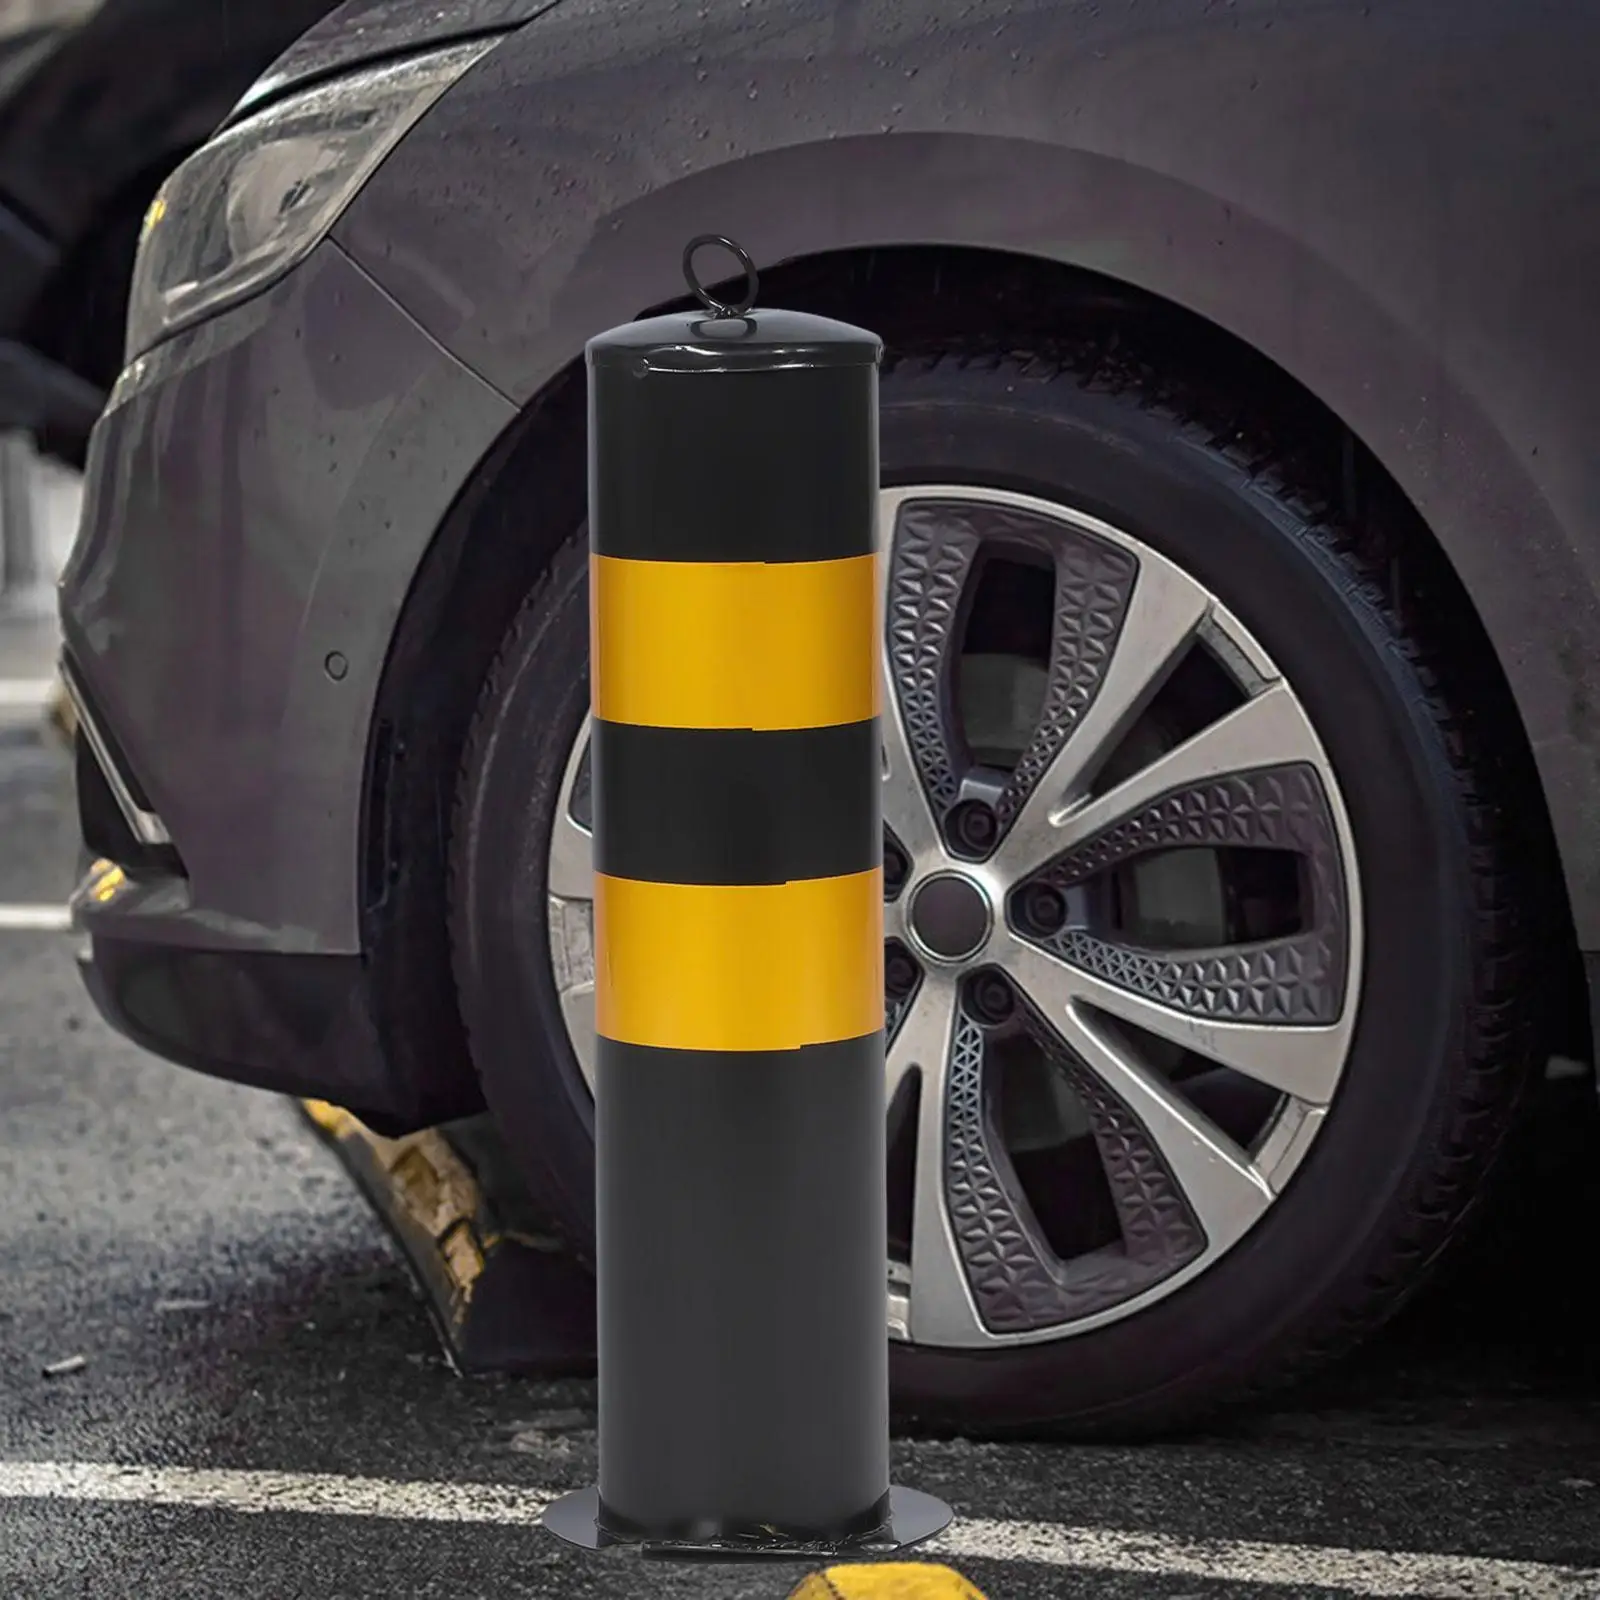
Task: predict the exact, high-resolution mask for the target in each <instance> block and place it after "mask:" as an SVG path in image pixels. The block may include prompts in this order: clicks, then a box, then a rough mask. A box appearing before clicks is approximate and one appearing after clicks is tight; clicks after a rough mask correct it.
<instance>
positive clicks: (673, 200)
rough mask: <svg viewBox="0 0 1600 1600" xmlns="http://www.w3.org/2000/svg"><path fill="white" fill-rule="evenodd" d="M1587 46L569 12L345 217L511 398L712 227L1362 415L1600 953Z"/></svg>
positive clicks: (1410, 28)
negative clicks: (1124, 331) (1186, 316)
mask: <svg viewBox="0 0 1600 1600" xmlns="http://www.w3.org/2000/svg"><path fill="white" fill-rule="evenodd" d="M1513 9H1515V10H1516V16H1515V18H1513V17H1511V16H1510V15H1509V12H1510V11H1511V10H1513ZM1372 12H1376V13H1377V14H1376V15H1373V14H1370V13H1372ZM1530 13H1537V14H1538V15H1537V17H1535V16H1532V15H1530ZM1518 19H1520V21H1519V20H1518ZM1530 24H1535V25H1531V26H1530ZM1597 47H1600V17H1597V16H1595V15H1593V14H1590V13H1588V12H1587V11H1586V10H1585V8H1572V7H1564V8H1563V7H1558V6H1545V5H1533V6H1530V7H1525V8H1520V9H1517V8H1507V7H1505V6H1503V5H1497V4H1490V3H1488V0H1460V3H1451V0H1417V3H1414V4H1408V5H1405V6H1401V7H1394V8H1388V9H1387V10H1385V9H1384V8H1369V7H1363V6H1360V5H1356V4H1346V5H1339V4H1334V5H1328V4H1311V3H1290V4H1282V5H1268V4H1265V3H1246V0H1241V3H1240V4H1238V5H1237V6H1232V7H1229V8H1226V10H1225V11H1224V10H1217V11H1210V12H1207V13H1205V14H1203V15H1202V14H1201V13H1199V12H1197V9H1196V8H1195V7H1193V6H1192V5H1184V4H1179V3H1177V0H1154V3H1151V4H1148V5H1144V6H1141V7H1139V8H1136V9H1135V8H1112V7H1092V6H1078V5H1062V4H1059V3H1054V0H1052V3H1048V4H1047V3H1045V0H1033V3H1025V4H1021V5H1018V4H1012V3H1009V0H978V3H974V4H969V5H965V6H963V7H961V8H960V11H959V15H958V14H957V10H956V8H955V7H953V6H950V7H941V6H929V7H923V6H919V7H915V8H895V7H879V8H870V7H867V6H865V5H861V4H848V5H841V4H837V3H834V0H788V3H785V4H783V5H767V6H762V7H758V8H746V7H744V6H742V5H740V4H739V3H738V0H707V3H705V4H702V5H701V6H700V7H698V8H694V9H685V11H684V12H683V13H682V14H681V15H680V14H679V13H678V12H677V11H675V10H670V9H668V8H660V7H654V6H646V5H628V4H624V3H619V0H563V4H561V5H558V6H556V7H555V8H554V9H553V10H551V11H548V12H546V13H545V14H544V15H543V16H541V17H539V18H538V19H537V20H535V21H534V22H532V23H530V24H528V25H527V26H526V27H524V29H523V30H522V31H521V32H520V33H518V34H516V35H514V36H513V37H512V38H510V39H508V40H507V41H506V42H505V43H504V44H503V45H502V46H501V47H500V48H499V49H498V50H497V51H496V52H494V53H493V54H492V55H490V56H489V57H487V58H486V59H485V60H484V61H483V62H482V63H481V64H480V65H479V66H478V67H477V68H475V69H474V71H473V72H472V73H470V74H469V75H468V76H467V77H466V78H465V79H463V80H462V82H461V83H460V84H458V85H457V86H456V87H455V88H454V89H453V90H452V91H451V92H450V93H449V94H447V95H446V96H445V97H444V98H443V99H442V100H441V101H440V103H439V104H438V105H437V106H436V107H435V108H434V110H433V111H432V112H431V114H430V115H429V116H428V117H427V118H425V119H424V120H423V121H422V122H421V123H420V124H419V125H418V126H417V128H416V129H414V130H413V131H412V133H411V134H410V135H409V136H408V137H407V139H406V140H405V141H404V142H403V143H402V144H401V146H400V147H399V149H398V150H397V151H396V153H395V154H394V155H393V156H391V158H390V160H389V161H388V162H387V164H386V165H385V166H384V167H383V168H382V169H381V170H380V172H379V173H378V174H377V176H376V177H375V179H374V180H373V181H372V182H371V183H370V184H369V185H368V187H367V189H366V190H365V191H364V192H363V194H362V195H361V196H360V197H359V198H358V200H357V201H356V203H355V204H354V205H353V206H352V207H351V208H350V210H349V211H348V212H347V213H346V215H345V217H344V218H343V219H342V220H341V222H340V224H339V226H338V228H337V229H336V233H335V237H336V238H337V239H338V241H339V242H340V244H341V245H342V246H343V247H344V248H345V249H346V250H348V251H349V252H350V254H351V255H352V256H353V257H354V258H355V259H356V260H357V261H359V262H360V263H361V264H362V265H363V267H364V268H365V269H366V270H367V271H368V272H369V273H371V274H372V275H373V277H374V278H375V279H376V280H377V281H378V282H379V283H380V284H382V285H383V287H384V288H385V289H386V290H387V291H388V292H389V293H390V294H392V295H394V296H395V298H396V299H397V300H398V301H399V302H400V303H401V304H402V305H404V306H405V307H406V308H407V310H408V311H410V312H411V314H412V315H413V316H415V317H416V318H417V319H418V320H419V321H420V322H421V323H422V325H423V326H424V327H425V328H426V329H427V330H428V331H429V332H430V333H431V334H432V335H433V336H434V337H435V338H436V339H438V340H439V341H440V342H441V343H442V344H443V345H444V346H445V347H446V348H447V349H449V350H450V351H451V352H452V353H453V354H455V355H456V356H457V357H459V358H460V359H461V360H462V361H463V362H464V363H465V364H466V365H467V366H468V367H470V368H471V369H472V370H473V371H474V372H476V373H478V374H479V375H480V376H482V377H483V378H484V379H485V380H486V381H487V382H489V383H490V384H492V385H493V386H494V387H495V388H496V389H497V390H499V392H500V393H502V394H503V395H505V396H506V397H507V398H509V399H510V400H512V401H513V402H514V403H516V404H519V405H521V404H525V403H526V402H527V401H529V400H530V399H531V398H532V397H533V396H535V395H537V394H538V393H539V392H540V391H541V390H542V389H543V388H544V387H545V386H546V385H547V384H548V383H549V382H550V381H551V380H552V379H553V377H554V376H555V375H556V374H557V373H559V372H560V371H562V370H563V369H564V368H565V367H567V366H568V365H569V364H570V363H572V362H573V361H575V360H576V359H578V358H579V357H580V356H581V354H582V351H583V346H584V342H585V340H586V339H587V338H588V337H590V336H591V335H592V334H594V333H596V332H598V331H599V330H601V329H602V328H605V327H607V326H610V325H611V324H613V323H616V322H618V321H622V320H625V319H628V318H631V317H633V316H636V315H638V314H639V313H640V312H641V311H643V310H645V309H646V308H649V307H651V306H653V305H656V304H659V303H660V302H662V301H663V300H665V299H668V298H670V297H672V296H673V295H674V294H675V293H681V292H682V290H681V280H680V279H679V276H678V261H679V254H680V252H681V249H682V245H683V243H684V242H685V240H686V239H687V238H688V237H689V236H690V235H692V234H695V233H698V232H702V231H716V232H723V233H729V234H732V235H733V236H735V237H736V238H738V239H739V240H740V241H741V242H742V243H743V244H744V245H745V246H746V248H748V249H749V250H750V251H751V252H752V253H753V254H754V256H755V257H756V259H757V261H758V262H759V263H760V264H762V265H770V264H772V263H775V262H778V261H782V260H785V259H789V258H793V257H799V256H805V255H810V254H814V253H818V252H824V251H832V250H839V249H848V248H851V247H863V246H888V245H896V244H912V243H915V244H952V245H963V246H976V247H982V248H990V249H997V250H1008V251H1014V252H1019V253H1022V254H1026V255H1031V256H1036V257H1039V258H1041V259H1046V260H1050V261H1055V262H1060V263H1064V264H1068V265H1071V266H1074V267H1080V268H1088V269H1092V270H1094V271H1097V272H1100V273H1105V274H1109V275H1110V276H1112V277H1114V278H1116V279H1119V280H1121V281H1123V282H1125V283H1128V284H1131V285H1134V286H1136V287H1137V288H1139V289H1141V290H1145V291H1148V292H1149V293H1151V294H1154V295H1158V296H1160V297H1162V298H1163V299H1165V300H1167V301H1170V302H1171V303H1173V304H1174V305H1177V306H1180V307H1183V308H1186V309H1187V310H1189V311H1191V312H1193V313H1195V314H1196V315H1198V316H1201V317H1204V318H1206V319H1208V320H1209V321H1211V322H1213V323H1216V324H1217V325H1219V326H1221V327H1222V328H1225V329H1227V330H1228V331H1229V332H1230V333H1232V334H1233V335H1235V336H1236V337H1237V338H1239V339H1240V340H1242V341H1243V342H1244V343H1246V344H1247V345H1249V346H1251V347H1253V348H1254V349H1256V350H1257V351H1259V352H1261V353H1262V354H1264V355H1266V356H1268V357H1269V358H1271V359H1272V360H1273V361H1275V362H1276V363H1277V364H1278V365H1279V366H1281V367H1282V368H1283V369H1284V370H1285V371H1286V372H1288V373H1289V374H1290V375H1292V376H1293V377H1294V378H1295V379H1296V380H1297V381H1298V382H1299V383H1300V384H1302V385H1303V386H1304V387H1305V388H1306V389H1307V390H1309V391H1310V392H1311V393H1312V394H1314V395H1315V396H1316V397H1317V398H1318V399H1319V400H1321V401H1322V402H1323V403H1324V404H1325V405H1327V406H1328V407H1329V408H1330V409H1331V410H1332V411H1333V412H1334V413H1335V414H1336V415H1337V416H1338V417H1339V418H1340V419H1341V420H1342V421H1343V423H1344V424H1345V425H1346V426H1347V427H1348V428H1349V429H1350V430H1351V431H1352V432H1353V433H1354V434H1355V436H1356V437H1357V438H1358V439H1359V440H1360V441H1361V442H1362V443H1363V444H1364V445H1365V446H1366V447H1367V449H1369V450H1370V451H1371V452H1372V454H1373V455H1374V457H1375V458H1376V459H1377V460H1378V461H1379V462H1380V463H1381V464H1382V465H1383V466H1384V468H1385V469H1386V470H1387V471H1388V472H1389V473H1390V474H1391V475H1392V476H1393V478H1394V479H1395V480H1396V482H1397V483H1398V484H1399V486H1400V488H1401V489H1402V490H1403V492H1404V493H1405V494H1406V495H1407V496H1408V497H1409V498H1410V500H1411V501H1412V502H1413V504H1414V505H1415V506H1416V508H1417V509H1418V511H1419V512H1420V514H1421V515H1422V517H1423V518H1424V519H1425V520H1426V521H1427V523H1428V525H1429V526H1430V528H1431V529H1432V530H1433V532H1434V534H1435V535H1436V537H1437V538H1438V540H1439V542H1440V543H1441V545H1442V546H1443V548H1444V550H1445V552H1446V553H1447V555H1448V557H1449V559H1450V561H1451V562H1452V563H1453V565H1454V567H1455V570H1456V572H1457V573H1458V574H1459V576H1460V578H1461V580H1462V581H1463V583H1464V584H1465V586H1466V588H1467V590H1468V592H1469V594H1470V595H1471V597H1472V599H1473V601H1474V603H1475V604H1476V606H1477V609H1478V612H1479V615H1480V617H1481V619H1482V621H1483V624H1484V626H1485V628H1486V630H1487V633H1488V636H1489V638H1490V640H1491V642H1492V644H1493V646H1494V648H1495V649H1496V651H1497V653H1498V655H1499V659H1500V661H1501V663H1502V665H1503V667H1504V670H1505V672H1506V674H1507V677H1508V678H1509V680H1510V684H1511V687H1512V691H1513V693H1514V695H1515V698H1516V702H1517V705H1518V707H1519V709H1520V712H1521V715H1522V718H1523V721H1524V724H1525V728H1526V732H1527V735H1528V738H1529V741H1530V743H1531V746H1532V749H1533V753H1534V757H1535V760H1536V762H1537V764H1538V768H1539V773H1540V776H1541V778H1542V780H1543V784H1544V789H1545V793H1546V796H1547V799H1548V803H1549V807H1550V811H1551V815H1552V818H1553V821H1554V826H1555V831H1556V835H1557V839H1558V843H1559V846H1560V848H1561V852H1562V856H1563V861H1564V864H1565V871H1566V875H1567V882H1568V889H1569V893H1570V899H1571V903H1572V907H1573V911H1574V916H1575V920H1576V925H1577V931H1578V934H1579V936H1580V940H1581V942H1582V943H1583V944H1584V945H1585V947H1587V948H1596V947H1600V848H1597V844H1596V837H1595V834H1596V830H1595V828H1594V818H1595V817H1596V816H1597V815H1600V727H1597V711H1596V705H1595V695H1596V691H1597V687H1600V684H1597V676H1600V674H1597V671H1596V666H1595V651H1594V647H1593V641H1594V639H1595V638H1596V637H1597V635H1600V600H1597V589H1600V541H1597V538H1596V535H1595V531H1594V528H1593V519H1592V509H1593V506H1594V504H1595V503H1596V501H1595V490H1596V483H1595V474H1596V468H1595V467H1594V466H1593V464H1592V461H1591V452H1590V450H1589V440H1590V439H1591V438H1592V437H1593V434H1594V431H1595V429H1594V424H1595V423H1596V422H1597V421H1600V417H1597V415H1596V413H1597V411H1600V401H1597V399H1596V394H1595V391H1594V389H1593V386H1592V384H1591V383H1590V381H1589V377H1588V375H1589V374H1590V373H1592V372H1593V371H1594V370H1596V369H1597V367H1600V319H1597V318H1596V317H1594V316H1593V315H1592V314H1591V313H1590V311H1589V309H1588V306H1587V296H1588V288H1587V284H1588V282H1589V281H1590V278H1589V277H1588V275H1587V274H1586V273H1585V272H1583V271H1582V270H1580V268H1579V264H1580V263H1582V262H1585V261H1586V262H1588V263H1590V264H1591V265H1592V264H1593V263H1594V262H1595V261H1596V260H1597V259H1600V211H1597V209H1596V208H1595V207H1593V206H1592V205H1586V204H1583V203H1581V201H1582V196H1583V195H1584V193H1585V192H1586V186H1587V185H1590V184H1592V181H1593V177H1594V173H1595V162H1594V157H1593V154H1592V152H1593V151H1594V150H1595V149H1600V102H1596V101H1595V99H1594V97H1593V95H1592V88H1591V86H1590V84H1589V83H1588V81H1587V77H1586V74H1585V72H1584V71H1583V69H1582V63H1583V62H1584V61H1585V60H1592V59H1593V54H1594V51H1595V49H1596V48H1597ZM1485 86H1487V87H1485ZM1530 238H1531V239H1538V240H1540V241H1541V244H1540V247H1539V250H1538V251H1537V252H1534V251H1532V250H1530V249H1529V246H1528V240H1529V239H1530ZM396 555H397V560H398V561H399V563H400V565H401V566H402V567H404V566H405V565H406V563H409V562H411V561H413V560H414V559H420V555H421V552H417V551H406V552H397V553H396ZM409 577H410V570H409V569H408V570H406V571H404V572H400V573H397V574H396V581H400V582H406V581H409ZM321 581H322V582H326V583H331V584H336V585H337V584H339V583H340V582H341V581H343V580H342V576H341V574H340V573H338V572H337V571H336V570H332V569H330V570H328V571H325V572H324V574H323V575H322V579H321Z"/></svg>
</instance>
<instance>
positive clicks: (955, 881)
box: [910, 872, 993, 961]
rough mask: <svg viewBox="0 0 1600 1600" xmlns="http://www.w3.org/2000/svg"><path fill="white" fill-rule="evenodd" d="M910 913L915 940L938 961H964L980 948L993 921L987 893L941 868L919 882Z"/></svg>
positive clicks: (959, 876)
mask: <svg viewBox="0 0 1600 1600" xmlns="http://www.w3.org/2000/svg"><path fill="white" fill-rule="evenodd" d="M910 913H911V916H910V920H911V931H912V932H913V933H914V934H915V935H916V936H917V943H918V944H920V945H921V946H922V947H923V948H924V949H925V950H926V951H927V952H928V953H929V955H933V956H937V957H938V958H939V959H940V960H941V961H963V960H965V959H966V958H967V957H968V956H970V955H973V954H974V953H975V952H977V951H978V950H981V949H982V948H983V942H984V940H985V939H987V938H988V937H989V927H990V924H991V923H992V921H993V913H992V912H991V911H990V909H989V900H988V896H986V895H985V894H984V892H983V890H982V889H980V888H979V887H978V886H977V884H975V883H974V882H973V881H972V879H971V878H964V877H962V876H961V874H960V873H957V872H942V873H940V874H939V875H938V876H937V877H935V878H929V879H928V880H927V881H926V882H924V883H922V884H919V885H918V886H917V889H916V892H915V893H914V894H913V895H912V896H911V905H910Z"/></svg>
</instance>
